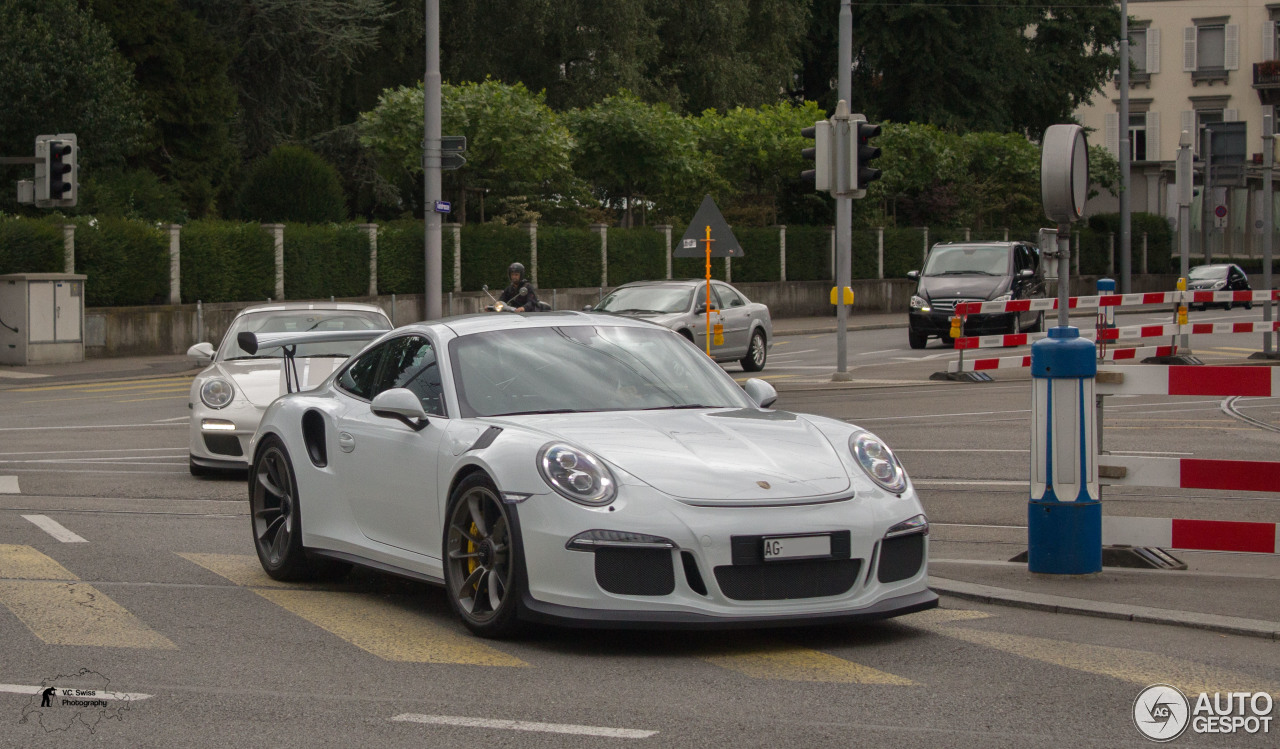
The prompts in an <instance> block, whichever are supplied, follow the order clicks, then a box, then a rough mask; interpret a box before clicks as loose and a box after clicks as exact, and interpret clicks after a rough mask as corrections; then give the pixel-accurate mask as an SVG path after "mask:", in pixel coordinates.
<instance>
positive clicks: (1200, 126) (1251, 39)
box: [1076, 0, 1280, 258]
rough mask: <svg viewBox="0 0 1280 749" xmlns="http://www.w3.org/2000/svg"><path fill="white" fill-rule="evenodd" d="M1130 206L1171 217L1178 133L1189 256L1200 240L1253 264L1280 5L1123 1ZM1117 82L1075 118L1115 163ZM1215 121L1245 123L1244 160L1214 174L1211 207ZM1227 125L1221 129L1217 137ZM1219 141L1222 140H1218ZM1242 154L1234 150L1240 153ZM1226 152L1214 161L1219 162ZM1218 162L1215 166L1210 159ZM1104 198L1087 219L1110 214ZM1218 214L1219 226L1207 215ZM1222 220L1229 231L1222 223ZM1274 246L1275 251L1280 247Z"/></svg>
mask: <svg viewBox="0 0 1280 749" xmlns="http://www.w3.org/2000/svg"><path fill="white" fill-rule="evenodd" d="M1128 5H1129V18H1130V22H1129V54H1130V59H1131V60H1132V66H1131V67H1130V74H1129V121H1128V122H1127V123H1123V126H1124V127H1127V128H1128V134H1129V156H1130V158H1131V180H1130V184H1131V192H1130V206H1131V208H1132V210H1134V211H1146V212H1149V213H1156V214H1160V215H1163V216H1166V217H1170V218H1174V219H1176V217H1177V215H1178V211H1177V203H1176V197H1177V196H1176V190H1175V189H1171V188H1172V185H1173V184H1174V181H1175V169H1174V163H1175V159H1176V157H1177V152H1178V142H1179V140H1180V137H1181V134H1182V132H1183V131H1187V132H1189V133H1191V134H1192V137H1193V143H1194V148H1195V152H1196V185H1197V186H1198V187H1197V196H1196V198H1195V202H1194V204H1193V205H1192V212H1191V213H1192V227H1191V230H1192V249H1193V256H1194V255H1196V254H1197V253H1201V252H1202V251H1203V250H1202V245H1201V239H1202V228H1201V225H1202V219H1205V218H1206V212H1208V214H1209V215H1208V216H1207V220H1205V221H1203V224H1204V225H1205V226H1206V227H1207V229H1205V230H1204V231H1203V235H1204V237H1205V239H1207V241H1208V243H1209V247H1210V249H1211V250H1212V252H1213V254H1214V255H1219V254H1221V255H1224V256H1230V257H1236V258H1241V257H1260V256H1261V238H1262V227H1261V222H1260V220H1259V219H1260V216H1261V212H1262V201H1261V197H1262V192H1261V184H1262V125H1263V106H1264V105H1263V102H1264V101H1266V102H1268V103H1269V104H1280V98H1275V97H1280V62H1275V61H1277V60H1280V48H1278V46H1277V45H1278V42H1277V34H1276V25H1277V21H1280V2H1265V1H1264V0H1212V1H1206V0H1129V4H1128ZM1119 106H1120V90H1119V79H1118V77H1117V78H1116V79H1114V80H1112V81H1110V82H1108V83H1107V85H1106V86H1105V87H1104V88H1103V89H1102V90H1101V91H1100V92H1098V93H1097V94H1095V95H1094V96H1093V98H1092V100H1091V101H1090V102H1089V103H1088V104H1086V105H1085V106H1083V107H1081V108H1080V109H1079V110H1077V112H1076V117H1077V119H1078V120H1079V122H1080V123H1081V124H1082V125H1084V126H1085V127H1086V128H1089V129H1090V131H1091V133H1092V134H1091V136H1090V141H1091V143H1092V144H1093V145H1095V146H1096V145H1099V144H1101V145H1104V146H1105V147H1106V148H1107V149H1108V150H1109V151H1111V153H1112V154H1113V155H1115V156H1116V158H1120V156H1121V153H1120V142H1121V129H1120V128H1121V126H1122V123H1121V122H1120V116H1119ZM1220 123H1244V125H1243V127H1244V138H1243V143H1242V144H1241V143H1240V142H1239V139H1237V140H1236V145H1237V146H1240V145H1242V146H1243V148H1242V150H1243V163H1242V164H1239V165H1230V166H1224V167H1222V168H1217V167H1215V173H1214V181H1215V184H1213V185H1211V189H1210V190H1209V196H1208V197H1209V204H1208V205H1207V206H1206V205H1204V203H1203V197H1202V196H1203V193H1204V190H1202V189H1199V186H1200V185H1202V180H1203V159H1204V156H1205V152H1206V150H1207V149H1208V146H1207V144H1206V138H1207V137H1208V135H1207V132H1208V131H1210V130H1212V129H1213V128H1214V126H1215V125H1219V124H1220ZM1238 128H1239V125H1236V126H1234V127H1233V128H1226V127H1223V128H1219V138H1221V137H1222V136H1223V135H1224V134H1225V131H1226V130H1228V129H1232V130H1233V131H1235V132H1238ZM1219 142H1220V141H1219ZM1237 150H1240V149H1237ZM1224 155H1226V154H1218V156H1219V157H1221V156H1224ZM1215 161H1216V160H1215ZM1118 204H1119V201H1118V200H1117V199H1116V198H1115V197H1113V196H1110V195H1105V196H1102V197H1099V198H1096V199H1095V200H1094V201H1091V203H1090V205H1089V207H1088V210H1089V212H1090V213H1102V212H1109V211H1116V210H1118V208H1119V205H1118ZM1219 206H1221V207H1223V208H1225V212H1226V214H1227V215H1226V217H1225V221H1224V220H1221V219H1219V220H1217V221H1215V220H1214V218H1213V215H1212V214H1213V213H1214V212H1221V211H1218V210H1216V209H1218V208H1219ZM1223 223H1225V224H1226V226H1221V224H1223ZM1277 246H1280V245H1277Z"/></svg>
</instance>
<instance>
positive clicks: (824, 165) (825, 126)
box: [800, 120, 835, 192]
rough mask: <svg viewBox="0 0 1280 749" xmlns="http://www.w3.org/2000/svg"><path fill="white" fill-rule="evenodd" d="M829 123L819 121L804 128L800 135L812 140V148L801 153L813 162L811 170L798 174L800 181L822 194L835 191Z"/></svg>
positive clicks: (833, 150) (833, 159)
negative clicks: (810, 185) (822, 192)
mask: <svg viewBox="0 0 1280 749" xmlns="http://www.w3.org/2000/svg"><path fill="white" fill-rule="evenodd" d="M833 129H834V128H832V127H831V123H830V122H828V121H827V120H821V121H819V122H815V123H813V127H806V128H804V129H803V130H801V131H800V134H801V135H803V136H804V137H806V138H812V139H813V147H812V148H806V149H804V150H803V151H801V152H800V153H801V155H803V156H804V157H805V158H806V159H812V160H813V168H812V169H806V170H804V171H803V172H800V181H801V182H803V183H805V184H812V185H813V189H815V190H821V191H824V192H832V191H834V190H835V149H834V148H832V145H833V143H832V130H833Z"/></svg>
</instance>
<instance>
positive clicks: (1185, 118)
mask: <svg viewBox="0 0 1280 749" xmlns="http://www.w3.org/2000/svg"><path fill="white" fill-rule="evenodd" d="M1184 131H1185V132H1188V133H1191V152H1192V153H1199V152H1200V134H1199V133H1197V132H1196V113H1195V110H1193V109H1184V110H1182V124H1181V127H1180V128H1179V129H1178V136H1179V138H1178V140H1179V141H1181V140H1182V138H1181V136H1182V133H1183V132H1184Z"/></svg>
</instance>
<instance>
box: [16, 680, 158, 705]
mask: <svg viewBox="0 0 1280 749" xmlns="http://www.w3.org/2000/svg"><path fill="white" fill-rule="evenodd" d="M44 690H45V687H43V686H34V687H30V686H27V685H26V684H0V692H8V693H9V694H40V693H41V692H43V691H44ZM93 696H94V698H95V699H103V700H122V701H125V702H137V701H139V700H149V699H151V697H152V695H149V694H140V693H138V692H95V694H94V695H93Z"/></svg>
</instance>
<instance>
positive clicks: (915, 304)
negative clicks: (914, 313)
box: [911, 296, 929, 312]
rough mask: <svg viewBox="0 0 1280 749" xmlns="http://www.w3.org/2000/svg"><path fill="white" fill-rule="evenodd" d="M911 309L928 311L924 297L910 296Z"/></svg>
mask: <svg viewBox="0 0 1280 749" xmlns="http://www.w3.org/2000/svg"><path fill="white" fill-rule="evenodd" d="M911 309H918V310H920V311H921V312H928V311H929V302H928V300H926V299H925V298H924V297H919V296H913V297H911Z"/></svg>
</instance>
